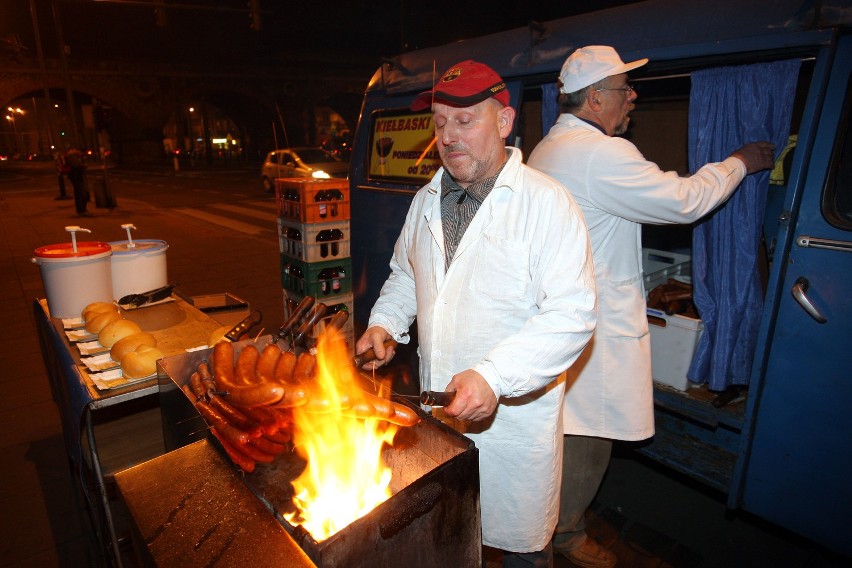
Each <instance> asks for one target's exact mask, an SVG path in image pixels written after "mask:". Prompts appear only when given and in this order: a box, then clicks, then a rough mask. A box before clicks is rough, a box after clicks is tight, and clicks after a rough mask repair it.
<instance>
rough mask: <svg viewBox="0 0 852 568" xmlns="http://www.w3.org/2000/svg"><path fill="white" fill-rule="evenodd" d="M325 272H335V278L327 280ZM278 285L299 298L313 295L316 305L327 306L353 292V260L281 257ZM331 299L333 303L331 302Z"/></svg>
mask: <svg viewBox="0 0 852 568" xmlns="http://www.w3.org/2000/svg"><path fill="white" fill-rule="evenodd" d="M325 270H337V272H338V274H340V273H341V270H342V274H343V275H342V276H340V275H338V276H337V277H334V278H326V277H325V276H326V275H328V273H326V274H324V273H323V272H324V271H325ZM281 286H282V288H284V289H285V290H287V291H289V292H293V293H294V294H297V295H299V296H302V297H304V296H313V297H314V298H316V301H317V302H324V303H326V304H328V302H329V301H335V300H337V298H339V297H340V296H342V295H345V294H351V292H352V259H351V258H338V259H332V260H328V261H325V262H304V261H301V260H298V259H295V258H291V257H289V256H286V255H282V256H281ZM332 299H333V300H332Z"/></svg>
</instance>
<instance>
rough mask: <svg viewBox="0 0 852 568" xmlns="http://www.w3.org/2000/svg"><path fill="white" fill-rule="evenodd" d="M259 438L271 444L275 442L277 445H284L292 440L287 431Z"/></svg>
mask: <svg viewBox="0 0 852 568" xmlns="http://www.w3.org/2000/svg"><path fill="white" fill-rule="evenodd" d="M261 437H262V438H266V439H267V440H269V441H271V442H276V443H278V444H286V443H288V442H289V441H290V440H291V439H292V438H293V436H292V434H291V433H290V430H289V429H287V430H279V431H277V432H276V433H274V434H264V435H263V436H261Z"/></svg>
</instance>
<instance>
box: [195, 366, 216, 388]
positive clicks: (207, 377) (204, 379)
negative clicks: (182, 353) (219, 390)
mask: <svg viewBox="0 0 852 568" xmlns="http://www.w3.org/2000/svg"><path fill="white" fill-rule="evenodd" d="M197 372H198V376H199V377H201V383H202V384H203V385H204V387H205V388H206V389H207V390H208V391H211V390H216V383H214V382H213V375H211V374H210V366H209V365H207V363H199V365H198V371H197Z"/></svg>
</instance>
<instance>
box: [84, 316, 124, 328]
mask: <svg viewBox="0 0 852 568" xmlns="http://www.w3.org/2000/svg"><path fill="white" fill-rule="evenodd" d="M120 319H121V314H119V313H118V312H117V311H115V312H104V313H100V314H97V315H95V316H93V317H92V319H90V320H88V321H86V331H88V332H89V333H100V332H101V330H102V329H103V328H105V327H106V326H107V325H109V324H111V323H112V322H114V321H118V320H120Z"/></svg>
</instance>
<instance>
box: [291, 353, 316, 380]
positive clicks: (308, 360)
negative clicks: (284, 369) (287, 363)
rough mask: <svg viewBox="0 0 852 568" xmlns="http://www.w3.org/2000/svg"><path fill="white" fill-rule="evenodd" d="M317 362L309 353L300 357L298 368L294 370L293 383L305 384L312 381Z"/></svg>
mask: <svg viewBox="0 0 852 568" xmlns="http://www.w3.org/2000/svg"><path fill="white" fill-rule="evenodd" d="M316 362H317V361H316V357H314V356H313V355H311V354H310V353H308V352H305V353H302V354H301V355H299V358H298V359H297V360H296V368H295V369H293V382H294V383H304V382H307V381H310V380H311V379H312V378H313V375H314V366H315V365H316Z"/></svg>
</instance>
